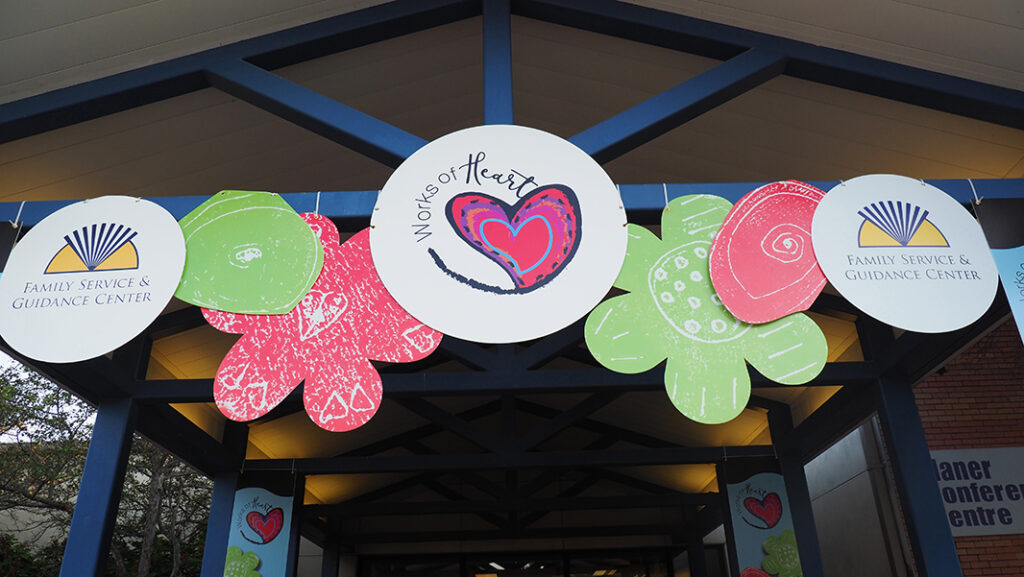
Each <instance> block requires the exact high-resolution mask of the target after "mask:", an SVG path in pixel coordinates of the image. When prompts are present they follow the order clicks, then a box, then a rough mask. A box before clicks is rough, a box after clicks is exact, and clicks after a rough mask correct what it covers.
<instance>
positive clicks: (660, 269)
mask: <svg viewBox="0 0 1024 577" xmlns="http://www.w3.org/2000/svg"><path fill="white" fill-rule="evenodd" d="M730 208H732V204H731V203H730V202H729V201H727V200H725V199H723V198H719V197H716V196H708V195H691V196H684V197H680V198H677V199H675V200H673V201H672V202H671V203H670V204H669V205H668V206H667V207H666V208H665V211H664V212H662V215H661V230H662V236H663V238H662V239H659V238H658V237H657V236H656V235H655V234H654V233H652V232H651V231H649V230H647V229H646V228H643V227H641V226H636V225H632V224H631V225H629V244H628V246H627V249H626V261H625V263H624V264H623V266H622V271H621V272H620V273H619V276H618V278H617V279H616V281H615V286H616V287H617V288H620V289H623V290H625V291H628V294H624V295H620V296H617V297H614V298H611V299H609V300H607V301H605V302H603V303H601V304H600V305H598V306H597V308H595V309H594V310H593V312H591V313H590V316H589V317H587V323H586V328H585V335H586V340H587V347H588V348H589V349H590V352H591V353H592V354H593V355H594V358H596V359H597V360H598V362H600V363H601V364H602V365H604V366H606V367H608V368H609V369H611V370H613V371H616V372H620V373H641V372H644V371H647V370H650V369H652V368H654V367H655V366H657V365H658V363H660V362H661V361H662V360H664V359H666V358H667V359H668V364H667V366H666V368H665V389H666V391H667V392H668V396H669V398H670V399H671V400H672V403H673V404H674V405H675V406H676V408H677V409H679V411H680V412H681V413H683V414H684V415H686V416H687V417H689V418H691V419H693V420H695V421H698V422H701V423H707V424H717V423H724V422H726V421H729V420H731V419H733V418H735V417H736V416H737V415H739V414H740V412H741V411H742V410H743V408H744V407H745V406H746V404H747V400H748V399H749V398H750V376H749V374H748V373H747V367H746V364H745V363H744V359H746V360H747V361H749V362H750V364H751V365H753V366H754V368H756V369H757V370H758V371H760V372H761V374H763V375H764V376H766V377H768V378H769V379H771V380H773V381H776V382H779V383H782V384H786V385H798V384H803V383H806V382H808V381H810V380H811V379H813V378H814V377H815V376H817V375H818V373H820V372H821V369H822V368H823V367H824V366H825V360H826V357H827V355H828V345H827V343H826V342H825V335H823V334H822V332H821V329H819V328H818V325H817V324H815V323H814V321H812V320H811V319H810V317H808V316H807V315H804V314H801V313H796V314H792V315H789V316H786V317H783V318H781V319H778V320H776V321H772V322H770V323H765V324H761V325H750V324H747V323H744V322H743V321H740V320H738V319H737V318H736V317H734V316H732V314H731V313H729V311H728V310H727V309H726V308H725V307H724V306H723V305H722V301H721V300H720V299H719V298H718V295H716V294H715V291H714V288H712V286H711V279H710V275H709V274H708V254H709V252H710V250H711V241H712V239H714V236H715V233H716V232H718V229H719V228H721V226H722V223H723V222H724V221H725V217H726V215H727V214H728V213H729V209H730Z"/></svg>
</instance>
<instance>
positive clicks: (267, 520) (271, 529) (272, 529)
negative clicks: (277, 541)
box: [245, 507, 284, 545]
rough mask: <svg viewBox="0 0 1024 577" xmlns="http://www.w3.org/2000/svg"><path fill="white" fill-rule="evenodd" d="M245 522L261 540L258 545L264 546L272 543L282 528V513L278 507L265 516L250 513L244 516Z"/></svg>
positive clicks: (258, 513)
mask: <svg viewBox="0 0 1024 577" xmlns="http://www.w3.org/2000/svg"><path fill="white" fill-rule="evenodd" d="M245 522H246V523H247V524H248V525H249V528H250V529H252V530H253V531H255V532H256V534H257V535H259V537H260V539H262V542H260V544H261V545H266V544H267V543H270V542H271V541H273V540H274V537H277V534H278V533H280V532H281V529H283V528H284V511H282V510H281V508H280V507H275V508H273V509H271V510H270V511H267V514H266V515H264V514H262V513H260V512H259V511H250V512H249V514H248V515H246V516H245Z"/></svg>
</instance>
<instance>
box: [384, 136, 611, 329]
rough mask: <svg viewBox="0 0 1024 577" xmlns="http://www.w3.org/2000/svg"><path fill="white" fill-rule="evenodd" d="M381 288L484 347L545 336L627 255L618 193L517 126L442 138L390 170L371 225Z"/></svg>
mask: <svg viewBox="0 0 1024 577" xmlns="http://www.w3.org/2000/svg"><path fill="white" fill-rule="evenodd" d="M370 222H371V223H372V224H371V232H370V248H371V250H372V252H373V261H374V264H375V265H376V267H377V271H378V272H379V273H380V278H381V280H382V281H383V282H384V286H386V287H387V289H388V291H389V292H390V293H391V294H392V295H393V296H394V297H395V300H396V301H398V303H399V304H401V305H402V307H404V308H405V309H406V310H408V311H409V313H410V314H412V315H413V316H415V317H416V318H418V319H420V320H421V321H423V322H424V323H426V324H427V325H428V326H430V327H433V328H434V329H436V330H438V331H441V332H442V333H444V334H449V335H452V336H455V337H458V338H461V339H465V340H470V341H475V342H480V343H511V342H519V341H525V340H529V339H534V338H538V337H542V336H544V335H547V334H550V333H553V332H555V331H557V330H559V329H562V328H564V327H566V326H568V325H570V324H572V323H573V322H574V321H576V320H577V319H579V318H580V317H582V316H583V315H585V314H587V312H588V311H589V310H590V309H592V308H593V307H594V306H595V305H596V304H597V303H598V302H600V301H601V299H602V298H604V296H605V294H607V292H608V289H609V288H611V285H612V282H613V281H614V280H615V276H616V275H617V274H618V272H619V267H620V266H621V265H622V259H623V257H624V255H625V252H626V228H625V226H626V211H625V209H624V208H623V206H622V200H621V198H620V197H619V193H618V189H617V188H616V187H615V185H614V184H613V183H612V181H611V179H610V178H608V175H607V174H605V172H604V170H602V169H601V167H600V166H599V165H598V164H597V163H596V162H594V160H593V159H592V158H590V156H588V155H587V154H586V153H584V152H583V151H582V150H580V149H579V148H577V147H575V146H573V145H572V144H570V143H569V142H567V141H565V140H562V139H561V138H558V137H556V136H554V135H551V134H548V133H546V132H541V131H539V130H535V129H532V128H526V127H522V126H503V125H498V126H479V127H475V128H468V129H465V130H460V131H458V132H454V133H452V134H449V135H446V136H443V137H441V138H439V139H437V140H435V141H433V142H431V143H430V144H428V145H426V146H424V147H423V148H421V149H420V150H418V151H416V153H415V154H413V155H412V156H410V157H409V158H408V159H407V160H406V161H405V162H403V163H402V165H401V166H399V167H398V169H397V170H395V172H394V174H392V175H391V178H389V179H388V182H387V184H385V185H384V189H383V190H382V191H381V194H380V197H379V199H378V201H377V206H376V207H375V208H374V212H373V217H372V219H371V221H370Z"/></svg>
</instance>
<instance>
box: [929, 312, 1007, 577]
mask: <svg viewBox="0 0 1024 577" xmlns="http://www.w3.org/2000/svg"><path fill="white" fill-rule="evenodd" d="M941 373H942V374H935V375H932V376H931V377H929V378H928V379H927V380H926V381H925V382H923V383H921V384H920V385H918V386H917V387H916V388H915V390H914V393H915V395H916V396H917V407H918V410H919V411H920V413H921V420H922V422H923V423H924V429H925V434H926V435H927V437H928V445H929V447H930V448H931V449H933V450H938V449H971V448H991V447H1024V345H1022V344H1021V338H1020V335H1019V334H1018V333H1017V327H1016V325H1015V324H1014V322H1013V320H1010V321H1007V322H1006V323H1004V324H1003V325H1002V326H1000V327H999V328H997V329H995V330H994V331H992V332H991V333H989V334H988V335H986V336H985V337H984V338H982V339H981V340H980V341H979V342H978V343H976V344H975V345H974V346H973V347H971V348H970V349H968V350H966V351H964V352H963V353H961V354H960V355H959V356H958V357H957V358H956V359H954V360H953V361H952V362H950V363H949V364H947V365H946V367H945V370H944V371H941ZM956 545H957V550H958V551H959V553H960V564H961V566H962V567H963V571H964V576H965V577H988V576H996V575H998V576H999V577H1008V576H1009V575H1022V576H1024V535H995V536H990V537H957V538H956Z"/></svg>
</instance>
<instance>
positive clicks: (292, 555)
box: [284, 475, 306, 577]
mask: <svg viewBox="0 0 1024 577" xmlns="http://www.w3.org/2000/svg"><path fill="white" fill-rule="evenodd" d="M305 497H306V477H305V476H304V475H298V476H296V477H295V480H294V482H293V483H292V516H291V518H290V519H287V520H286V522H287V523H289V524H290V525H291V532H290V533H289V534H288V565H287V566H286V567H285V572H284V577H295V576H296V575H297V574H298V571H299V544H300V543H301V539H302V509H303V507H304V505H305Z"/></svg>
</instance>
